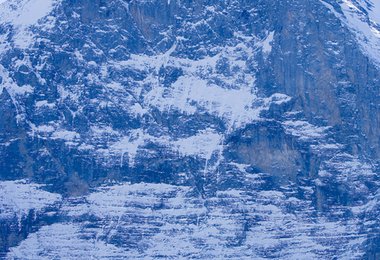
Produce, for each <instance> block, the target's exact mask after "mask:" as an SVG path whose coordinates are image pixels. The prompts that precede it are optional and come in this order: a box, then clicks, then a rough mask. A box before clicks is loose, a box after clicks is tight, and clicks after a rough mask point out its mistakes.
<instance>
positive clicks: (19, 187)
mask: <svg viewBox="0 0 380 260" xmlns="http://www.w3.org/2000/svg"><path fill="white" fill-rule="evenodd" d="M42 187H43V185H39V184H34V183H28V182H27V181H26V180H18V181H3V182H0V191H1V192H0V219H4V218H9V217H12V216H15V215H16V216H17V217H18V218H22V217H23V216H25V215H27V214H28V213H29V212H30V211H31V210H34V211H35V212H39V211H42V210H43V209H44V208H46V207H48V206H51V205H53V204H55V203H57V202H59V201H60V200H61V196H60V195H59V194H54V193H50V192H47V191H44V190H42V189H41V188H42Z"/></svg>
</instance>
